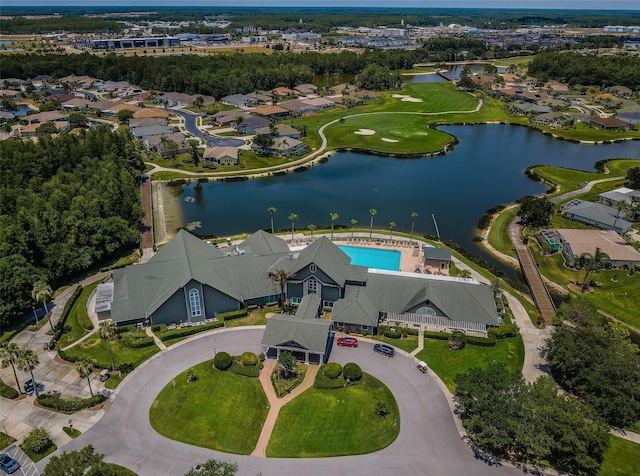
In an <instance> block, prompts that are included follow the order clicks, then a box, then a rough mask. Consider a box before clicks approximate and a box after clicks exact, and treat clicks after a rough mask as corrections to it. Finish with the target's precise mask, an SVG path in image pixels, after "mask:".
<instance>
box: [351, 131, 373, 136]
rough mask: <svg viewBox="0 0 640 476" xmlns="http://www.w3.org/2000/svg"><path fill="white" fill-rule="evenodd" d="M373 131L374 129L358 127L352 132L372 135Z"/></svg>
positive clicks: (360, 134)
mask: <svg viewBox="0 0 640 476" xmlns="http://www.w3.org/2000/svg"><path fill="white" fill-rule="evenodd" d="M375 133H376V131H373V130H371V129H358V130H357V131H355V132H354V134H358V135H359V136H372V135H373V134H375Z"/></svg>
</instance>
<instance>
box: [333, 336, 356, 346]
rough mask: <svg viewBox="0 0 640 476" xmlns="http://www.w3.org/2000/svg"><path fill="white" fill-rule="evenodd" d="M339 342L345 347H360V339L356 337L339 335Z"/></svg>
mask: <svg viewBox="0 0 640 476" xmlns="http://www.w3.org/2000/svg"><path fill="white" fill-rule="evenodd" d="M337 344H338V345H343V346H345V347H358V339H356V338H354V337H338V341H337Z"/></svg>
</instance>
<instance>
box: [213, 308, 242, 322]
mask: <svg viewBox="0 0 640 476" xmlns="http://www.w3.org/2000/svg"><path fill="white" fill-rule="evenodd" d="M247 314H249V312H248V311H247V310H246V309H239V310H237V311H229V312H223V313H222V314H218V319H220V320H223V321H230V320H232V319H239V318H241V317H245V316H246V315H247Z"/></svg>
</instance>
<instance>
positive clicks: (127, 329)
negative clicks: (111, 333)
mask: <svg viewBox="0 0 640 476" xmlns="http://www.w3.org/2000/svg"><path fill="white" fill-rule="evenodd" d="M136 329H138V326H137V325H136V324H127V325H126V326H118V327H116V333H117V334H124V333H125V332H135V331H136Z"/></svg>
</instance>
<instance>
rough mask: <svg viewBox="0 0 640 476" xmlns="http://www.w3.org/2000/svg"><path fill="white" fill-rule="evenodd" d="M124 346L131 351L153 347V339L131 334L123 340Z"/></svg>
mask: <svg viewBox="0 0 640 476" xmlns="http://www.w3.org/2000/svg"><path fill="white" fill-rule="evenodd" d="M123 342H124V345H126V346H127V347H129V348H131V349H141V348H143V347H149V346H152V345H155V342H154V340H153V337H150V336H148V335H146V334H137V333H131V334H127V335H126V336H125V337H124V339H123Z"/></svg>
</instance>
